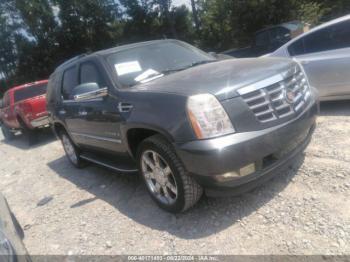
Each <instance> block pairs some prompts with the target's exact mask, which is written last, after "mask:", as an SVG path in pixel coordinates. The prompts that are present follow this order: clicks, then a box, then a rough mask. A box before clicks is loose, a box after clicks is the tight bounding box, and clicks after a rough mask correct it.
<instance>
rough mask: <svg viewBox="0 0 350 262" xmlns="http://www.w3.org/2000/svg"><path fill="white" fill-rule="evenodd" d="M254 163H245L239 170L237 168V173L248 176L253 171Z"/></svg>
mask: <svg viewBox="0 0 350 262" xmlns="http://www.w3.org/2000/svg"><path fill="white" fill-rule="evenodd" d="M255 171H256V170H255V163H251V164H249V165H246V166H244V167H242V168H241V169H240V170H239V175H240V176H248V175H250V174H253V173H254V172H255Z"/></svg>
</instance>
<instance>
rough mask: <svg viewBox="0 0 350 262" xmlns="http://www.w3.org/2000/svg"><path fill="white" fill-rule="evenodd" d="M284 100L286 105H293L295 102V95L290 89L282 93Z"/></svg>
mask: <svg viewBox="0 0 350 262" xmlns="http://www.w3.org/2000/svg"><path fill="white" fill-rule="evenodd" d="M284 98H285V99H286V102H287V103H288V104H294V101H295V94H294V92H293V91H292V90H290V89H287V90H285V92H284Z"/></svg>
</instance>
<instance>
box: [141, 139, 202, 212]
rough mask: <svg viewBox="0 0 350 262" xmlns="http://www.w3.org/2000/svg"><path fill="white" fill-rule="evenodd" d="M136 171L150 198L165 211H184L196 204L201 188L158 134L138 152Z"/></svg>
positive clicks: (144, 142) (200, 194) (145, 142)
mask: <svg viewBox="0 0 350 262" xmlns="http://www.w3.org/2000/svg"><path fill="white" fill-rule="evenodd" d="M138 162H139V169H140V172H141V175H142V177H143V180H144V181H145V183H146V186H147V189H148V192H149V193H150V195H151V197H152V199H153V200H154V201H155V202H156V203H157V204H158V205H159V206H160V207H161V208H163V209H164V210H166V211H168V212H172V213H178V212H183V211H185V210H187V209H189V208H190V207H192V206H193V205H195V204H196V203H197V202H198V200H199V199H200V197H201V196H202V194H203V189H202V187H201V186H200V185H198V183H197V182H196V181H195V180H194V179H193V178H192V177H191V176H189V174H188V172H187V171H186V169H185V167H184V166H183V164H182V163H181V161H180V159H179V158H178V156H177V155H176V153H175V151H174V149H173V148H172V146H171V145H170V144H169V143H168V142H167V141H166V140H165V139H164V138H163V137H162V136H159V135H155V136H152V137H150V138H148V139H146V140H144V141H143V142H142V143H141V145H140V147H139V150H138Z"/></svg>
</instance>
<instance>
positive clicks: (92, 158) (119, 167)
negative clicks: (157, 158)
mask: <svg viewBox="0 0 350 262" xmlns="http://www.w3.org/2000/svg"><path fill="white" fill-rule="evenodd" d="M80 157H81V158H82V159H84V160H86V161H89V162H92V163H94V164H97V165H100V166H103V167H106V168H108V169H112V170H114V171H116V172H118V173H122V174H130V173H137V172H138V170H137V169H136V168H134V167H132V166H131V165H130V166H127V165H125V164H119V163H117V162H116V161H112V160H110V159H105V158H102V157H99V156H97V155H95V154H92V153H82V154H81V155H80Z"/></svg>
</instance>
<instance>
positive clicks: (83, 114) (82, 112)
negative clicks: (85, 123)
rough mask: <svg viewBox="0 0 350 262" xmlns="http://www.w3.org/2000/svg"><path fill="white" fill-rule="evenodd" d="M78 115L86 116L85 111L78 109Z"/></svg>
mask: <svg viewBox="0 0 350 262" xmlns="http://www.w3.org/2000/svg"><path fill="white" fill-rule="evenodd" d="M79 115H80V116H86V115H87V112H86V111H79Z"/></svg>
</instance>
